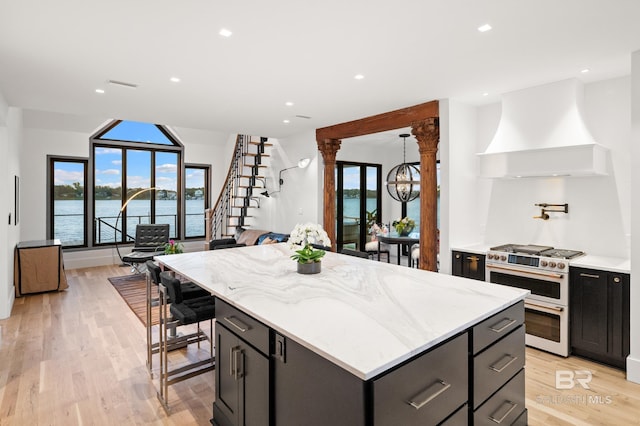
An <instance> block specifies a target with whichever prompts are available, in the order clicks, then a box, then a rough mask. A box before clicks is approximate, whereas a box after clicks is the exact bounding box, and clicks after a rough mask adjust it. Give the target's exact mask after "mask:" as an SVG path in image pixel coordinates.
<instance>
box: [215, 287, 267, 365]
mask: <svg viewBox="0 0 640 426" xmlns="http://www.w3.org/2000/svg"><path fill="white" fill-rule="evenodd" d="M216 323H217V324H221V325H223V326H225V327H226V328H228V329H229V330H231V331H232V332H233V333H235V334H236V335H238V336H239V337H240V338H242V339H243V340H244V341H246V342H247V343H249V344H250V345H252V346H254V347H255V348H256V349H258V350H259V351H261V352H262V353H263V354H264V355H267V356H268V355H269V328H268V327H267V326H265V325H264V324H262V323H261V322H260V321H258V320H256V319H253V318H252V317H250V316H249V315H247V314H245V313H244V312H242V311H239V310H238V309H236V308H234V307H233V306H231V305H230V304H228V303H227V302H225V301H224V300H221V299H218V298H216Z"/></svg>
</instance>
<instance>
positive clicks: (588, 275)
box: [580, 272, 600, 279]
mask: <svg viewBox="0 0 640 426" xmlns="http://www.w3.org/2000/svg"><path fill="white" fill-rule="evenodd" d="M580 276H581V277H585V278H595V279H598V278H600V275H595V274H585V273H584V272H580Z"/></svg>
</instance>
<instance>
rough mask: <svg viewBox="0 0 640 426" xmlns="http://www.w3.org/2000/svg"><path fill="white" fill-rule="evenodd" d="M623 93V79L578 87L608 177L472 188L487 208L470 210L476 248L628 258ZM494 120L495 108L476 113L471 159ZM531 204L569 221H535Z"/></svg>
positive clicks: (483, 143) (516, 181)
mask: <svg viewBox="0 0 640 426" xmlns="http://www.w3.org/2000/svg"><path fill="white" fill-rule="evenodd" d="M629 85H630V80H629V78H628V77H625V78H618V79H612V80H606V81H602V82H598V83H592V84H587V85H585V98H584V101H585V120H586V122H587V126H588V127H589V129H590V130H591V132H592V134H593V136H594V137H595V140H596V141H597V142H598V143H599V144H601V145H604V146H605V147H608V148H609V149H610V156H609V160H608V163H609V164H608V169H609V175H608V176H606V177H557V178H527V179H512V180H509V179H503V180H501V179H495V180H486V181H485V182H484V183H483V182H482V180H479V182H478V184H479V185H480V187H482V186H483V185H486V187H485V189H482V190H481V191H480V193H482V194H483V197H486V199H487V200H488V203H486V204H485V201H483V200H479V204H478V206H479V207H483V208H484V209H485V210H480V211H478V210H476V215H478V218H479V220H480V223H482V221H486V226H485V230H484V235H483V236H482V237H481V239H482V241H479V242H483V243H486V244H487V245H495V244H504V243H509V242H512V243H524V244H526V243H532V244H549V245H553V246H556V247H559V248H567V249H578V250H584V251H586V252H587V253H589V254H593V255H601V256H612V257H627V256H628V254H629V235H630V211H629V210H630V209H629V206H630V182H631V180H630V160H629V150H630V133H629V132H630V130H629V123H630V112H629V103H630V95H629V93H630V91H629ZM497 112H499V107H496V106H495V105H490V106H486V107H481V108H479V109H478V142H477V149H478V151H477V152H483V151H484V149H485V148H486V147H487V146H488V144H489V143H490V142H491V138H492V137H493V134H492V132H491V130H493V129H495V128H496V127H497V123H498V120H499V114H497ZM493 132H495V130H493ZM455 152H457V150H456V151H455ZM452 191H453V189H452ZM452 196H453V194H452ZM536 203H560V204H561V203H568V204H569V214H561V213H551V214H550V215H551V219H550V220H547V221H543V220H536V219H533V216H535V215H538V214H539V213H540V209H539V208H537V207H535V206H534V204H536ZM483 204H484V205H483ZM458 224H459V222H458ZM458 224H456V225H454V224H453V223H452V227H454V226H458Z"/></svg>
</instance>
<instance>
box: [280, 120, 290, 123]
mask: <svg viewBox="0 0 640 426" xmlns="http://www.w3.org/2000/svg"><path fill="white" fill-rule="evenodd" d="M282 122H283V123H284V124H289V123H290V121H289V120H282Z"/></svg>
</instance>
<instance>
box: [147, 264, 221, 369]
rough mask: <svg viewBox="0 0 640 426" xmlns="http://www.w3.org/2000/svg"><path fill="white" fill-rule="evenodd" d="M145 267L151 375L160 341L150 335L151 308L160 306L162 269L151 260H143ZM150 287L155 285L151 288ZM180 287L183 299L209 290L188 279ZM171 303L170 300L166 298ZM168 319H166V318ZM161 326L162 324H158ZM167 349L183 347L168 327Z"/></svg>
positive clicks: (203, 293)
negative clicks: (154, 339)
mask: <svg viewBox="0 0 640 426" xmlns="http://www.w3.org/2000/svg"><path fill="white" fill-rule="evenodd" d="M145 265H146V267H147V369H148V370H149V375H151V377H153V355H154V354H157V353H158V352H160V343H159V342H154V341H153V337H152V327H153V326H152V324H151V322H152V321H151V320H152V309H153V308H154V307H159V306H160V297H159V285H160V273H161V272H162V270H161V269H160V267H159V266H158V265H156V264H155V263H154V262H153V261H152V260H147V261H146V262H145ZM152 287H155V288H154V289H152ZM180 289H181V292H182V297H183V298H184V299H195V298H197V297H203V296H209V295H210V294H209V292H208V291H207V290H205V289H203V288H201V287H199V286H198V285H196V284H194V283H192V282H190V281H186V282H185V281H182V282H180ZM167 303H171V300H167ZM167 320H168V319H167ZM160 326H161V327H162V324H160ZM168 339H169V350H172V349H178V348H182V347H184V346H185V345H184V342H183V341H182V340H181V339H180V338H179V336H177V335H176V329H175V327H174V328H171V329H169V337H168Z"/></svg>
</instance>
